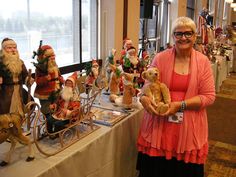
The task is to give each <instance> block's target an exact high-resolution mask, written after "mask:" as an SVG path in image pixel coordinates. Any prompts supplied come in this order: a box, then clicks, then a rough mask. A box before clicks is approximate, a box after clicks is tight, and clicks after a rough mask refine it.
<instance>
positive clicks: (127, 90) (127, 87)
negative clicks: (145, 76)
mask: <svg viewBox="0 0 236 177" xmlns="http://www.w3.org/2000/svg"><path fill="white" fill-rule="evenodd" d="M122 75H123V77H124V83H123V84H124V92H123V97H122V105H123V107H124V108H126V109H129V108H131V107H132V103H133V96H134V95H135V88H134V74H131V73H123V74H122Z"/></svg>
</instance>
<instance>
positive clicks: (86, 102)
mask: <svg viewBox="0 0 236 177" xmlns="http://www.w3.org/2000/svg"><path fill="white" fill-rule="evenodd" d="M100 92H101V90H98V91H96V92H95V93H94V94H93V95H88V94H84V95H85V97H82V98H81V106H80V108H78V109H79V110H78V111H77V112H78V114H77V116H76V117H75V118H73V120H71V121H69V123H68V124H67V125H66V126H65V128H64V129H62V130H60V131H58V132H55V133H49V132H48V131H47V128H46V127H47V121H46V117H45V116H44V115H43V114H42V113H41V111H40V106H39V104H37V103H36V102H34V101H30V102H29V103H28V104H27V105H26V106H25V112H26V113H25V118H24V119H21V117H20V116H17V115H11V114H6V115H1V116H4V119H2V120H5V119H6V120H9V124H8V123H7V124H6V128H5V127H3V130H2V131H0V138H1V140H2V141H1V142H0V143H3V142H4V141H9V142H10V144H11V148H10V150H9V151H8V152H7V154H6V155H4V156H5V159H4V160H3V161H2V162H0V166H5V165H7V164H8V163H9V162H10V161H11V155H12V154H13V150H14V148H15V146H16V140H18V141H20V142H21V143H23V144H26V145H28V147H29V152H28V157H27V159H26V161H31V160H33V159H34V152H33V149H32V144H33V143H34V144H35V145H36V147H37V149H38V151H39V152H40V153H42V154H43V155H45V156H52V155H55V154H57V153H59V152H61V151H63V150H64V149H66V148H67V147H69V146H71V145H72V144H74V143H75V142H77V141H79V140H80V139H82V138H83V137H85V136H87V135H89V134H90V133H92V132H94V131H95V130H97V129H98V128H99V126H98V125H95V124H94V123H93V120H92V117H93V113H91V111H90V110H91V107H92V104H93V102H94V100H95V99H96V97H97V95H98V94H99V93H100ZM13 118H14V120H15V121H13ZM11 119H12V120H11ZM21 120H22V122H21V123H19V124H17V125H16V123H15V122H20V121H21ZM0 127H1V126H0ZM22 127H24V128H27V130H28V131H29V132H30V134H29V135H28V136H25V135H24V132H23V131H22ZM17 129H18V130H17ZM16 130H17V131H18V134H15V132H16ZM8 135H9V136H8ZM18 135H19V136H18ZM14 136H15V137H14ZM51 136H56V137H57V138H56V139H51V138H50V137H51ZM19 137H20V138H19ZM6 145H7V146H6V147H8V143H7V142H6ZM3 148H5V146H3ZM4 154H5V153H4Z"/></svg>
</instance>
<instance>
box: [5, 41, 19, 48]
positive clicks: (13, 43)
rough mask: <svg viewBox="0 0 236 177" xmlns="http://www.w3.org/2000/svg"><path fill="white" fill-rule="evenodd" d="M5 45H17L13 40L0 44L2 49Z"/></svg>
mask: <svg viewBox="0 0 236 177" xmlns="http://www.w3.org/2000/svg"><path fill="white" fill-rule="evenodd" d="M7 45H17V44H16V42H15V41H13V40H7V41H4V42H3V43H2V49H4V48H5V47H6V46H7Z"/></svg>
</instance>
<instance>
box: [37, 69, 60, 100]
mask: <svg viewBox="0 0 236 177" xmlns="http://www.w3.org/2000/svg"><path fill="white" fill-rule="evenodd" d="M48 75H50V76H51V78H52V79H51V81H48V79H47V76H48ZM35 82H36V84H37V85H36V88H35V92H34V96H35V97H36V98H39V99H43V100H46V99H48V97H49V95H50V94H51V93H52V92H54V91H57V90H58V89H60V88H61V86H60V85H62V84H63V83H64V79H63V77H62V76H61V75H59V76H58V78H55V73H48V74H44V73H41V72H39V71H37V70H36V75H35Z"/></svg>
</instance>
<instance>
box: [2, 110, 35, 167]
mask: <svg viewBox="0 0 236 177" xmlns="http://www.w3.org/2000/svg"><path fill="white" fill-rule="evenodd" d="M21 123H22V118H21V116H20V115H18V114H2V115H0V144H1V143H3V142H4V141H6V140H7V139H8V140H10V143H11V147H10V150H9V151H8V153H7V155H6V157H5V160H4V161H2V162H0V166H6V165H7V164H8V163H9V162H10V160H11V155H12V153H13V151H14V149H15V146H16V141H19V142H21V143H23V144H26V145H28V147H29V156H28V158H27V159H26V161H27V162H29V161H32V160H34V151H33V149H32V145H31V142H30V139H29V138H28V137H27V136H24V135H23V132H22V129H21Z"/></svg>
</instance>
